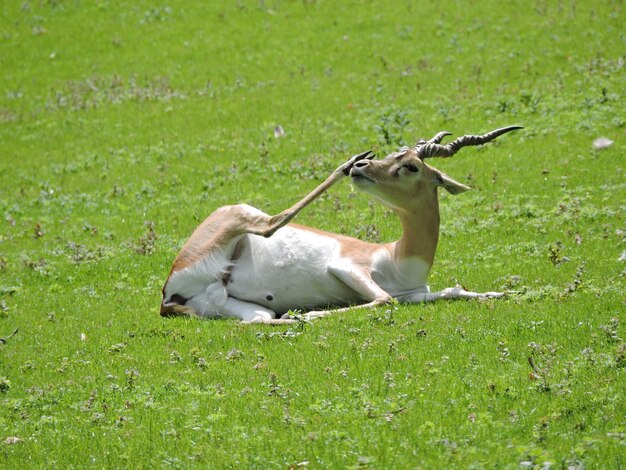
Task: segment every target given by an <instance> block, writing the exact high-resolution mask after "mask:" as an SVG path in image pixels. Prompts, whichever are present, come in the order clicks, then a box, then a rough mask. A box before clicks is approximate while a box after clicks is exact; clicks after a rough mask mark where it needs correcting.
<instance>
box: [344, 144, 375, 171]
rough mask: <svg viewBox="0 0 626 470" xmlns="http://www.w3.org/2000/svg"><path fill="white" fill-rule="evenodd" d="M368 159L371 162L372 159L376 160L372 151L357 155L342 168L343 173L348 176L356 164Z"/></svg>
mask: <svg viewBox="0 0 626 470" xmlns="http://www.w3.org/2000/svg"><path fill="white" fill-rule="evenodd" d="M366 158H367V159H369V160H371V159H372V158H374V153H373V152H372V151H371V150H368V151H367V152H363V153H359V154H358V155H355V156H354V157H352V158H351V159H350V160H348V161H347V162H346V163H345V164H344V165H343V166H342V167H341V171H342V172H343V174H344V175H346V176H348V175H349V174H350V170H352V167H353V166H354V164H355V163H356V162H359V161H361V160H364V159H366Z"/></svg>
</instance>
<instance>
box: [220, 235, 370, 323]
mask: <svg viewBox="0 0 626 470" xmlns="http://www.w3.org/2000/svg"><path fill="white" fill-rule="evenodd" d="M241 243H242V251H241V254H240V256H239V258H238V259H237V260H235V261H234V265H233V268H232V271H231V274H230V278H229V282H228V284H227V286H226V289H227V291H228V294H229V295H231V296H233V297H235V298H237V299H240V300H246V301H250V302H254V303H257V304H260V305H263V306H266V307H268V308H270V309H272V310H274V311H275V312H276V313H284V312H286V311H288V310H291V309H303V310H306V309H311V308H323V307H328V306H345V305H348V304H351V303H354V302H357V301H361V300H363V299H362V298H361V297H360V296H359V295H358V294H356V293H355V292H354V291H353V290H352V289H350V288H349V287H348V286H346V285H345V284H344V283H343V282H341V281H340V280H339V279H337V278H336V277H335V276H334V275H332V274H331V273H329V272H328V266H329V265H330V264H331V263H332V262H333V261H335V260H337V259H339V258H340V245H339V242H338V241H337V240H335V239H333V238H330V237H326V236H324V235H323V234H319V233H315V232H310V231H308V230H303V229H300V228H298V227H292V226H287V227H284V228H282V229H280V230H278V231H277V232H276V233H275V234H274V235H272V236H271V237H270V238H263V237H259V236H256V235H246V236H245V237H244V238H243V239H242V241H241Z"/></svg>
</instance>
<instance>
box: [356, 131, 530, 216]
mask: <svg viewBox="0 0 626 470" xmlns="http://www.w3.org/2000/svg"><path fill="white" fill-rule="evenodd" d="M521 128H522V127H521V126H509V127H504V128H502V129H497V130H495V131H492V132H489V133H487V134H484V135H464V136H462V137H459V138H458V139H455V140H453V141H452V142H450V143H449V144H447V145H443V144H441V141H442V140H443V138H444V137H446V136H448V135H451V134H450V133H449V132H439V133H438V134H437V135H435V136H434V137H433V138H432V139H430V140H425V139H420V140H419V141H418V142H417V144H416V145H415V146H414V147H413V148H409V147H402V148H401V149H400V150H398V151H397V152H393V153H391V154H389V155H387V156H386V157H385V158H383V159H382V160H373V157H367V158H366V159H363V160H360V161H357V162H356V163H355V164H354V165H353V166H352V168H351V170H350V177H351V179H352V182H353V183H354V185H355V186H356V187H357V188H359V189H361V190H362V191H364V192H366V193H368V194H371V195H372V196H374V197H375V198H376V199H378V200H380V201H381V202H382V203H383V204H384V205H386V206H388V207H390V208H392V209H395V210H397V211H400V212H405V211H409V212H410V211H411V210H412V209H413V208H414V207H415V206H419V205H422V204H423V202H424V198H432V197H433V196H434V197H435V198H436V194H437V188H438V187H442V188H444V189H445V190H446V191H448V192H449V193H451V194H455V195H456V194H460V193H462V192H465V191H467V190H468V189H470V188H469V187H467V186H465V185H464V184H461V183H459V182H458V181H455V180H454V179H452V178H450V177H449V176H448V175H446V174H444V173H443V172H441V171H439V170H437V169H436V168H434V167H432V166H430V165H428V164H427V163H425V162H424V160H426V159H427V158H436V157H439V158H447V157H451V156H452V155H454V154H455V153H456V152H458V151H459V150H460V149H461V148H463V147H467V146H473V145H482V144H485V143H487V142H490V141H492V140H494V139H495V138H496V137H498V136H500V135H502V134H504V133H506V132H510V131H513V130H516V129H521Z"/></svg>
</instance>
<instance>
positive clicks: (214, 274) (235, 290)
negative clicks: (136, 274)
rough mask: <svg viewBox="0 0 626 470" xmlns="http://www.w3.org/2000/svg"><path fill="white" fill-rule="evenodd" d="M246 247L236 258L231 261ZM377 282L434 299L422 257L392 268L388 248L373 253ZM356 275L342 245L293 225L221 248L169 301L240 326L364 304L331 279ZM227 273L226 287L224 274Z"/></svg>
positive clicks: (175, 279) (170, 290) (179, 282)
mask: <svg viewBox="0 0 626 470" xmlns="http://www.w3.org/2000/svg"><path fill="white" fill-rule="evenodd" d="M239 242H240V243H241V244H240V246H239V248H240V249H241V250H240V254H239V256H238V258H237V259H236V260H234V261H231V257H232V253H233V250H234V247H235V245H236V244H237V243H239ZM373 258H374V259H373V261H372V265H371V273H372V279H373V280H374V281H375V282H376V284H378V286H379V287H380V288H382V289H383V290H384V291H386V292H387V293H389V294H390V295H391V296H393V297H395V298H397V299H398V300H400V301H411V299H413V298H414V297H415V296H417V295H419V294H422V295H423V294H425V293H428V291H429V289H428V286H427V285H426V279H427V277H428V271H429V266H428V265H427V264H426V263H424V262H423V261H421V260H419V259H411V260H405V261H403V262H401V263H399V264H396V263H393V262H392V260H391V257H390V255H389V252H388V250H386V249H384V248H381V249H380V250H379V251H377V252H375V254H374V257H373ZM331 268H334V270H335V272H336V271H337V270H342V271H344V272H345V271H351V270H356V268H357V267H355V266H353V264H352V261H351V260H350V259H348V258H345V257H342V255H341V245H340V243H339V241H338V240H337V239H335V238H332V237H330V236H325V235H324V234H322V233H317V232H311V231H308V230H304V229H301V228H299V227H294V226H287V227H284V228H282V229H280V230H278V231H277V232H276V233H275V234H274V235H272V236H271V237H269V238H263V237H260V236H256V235H250V234H246V235H242V236H240V237H237V238H235V239H233V240H232V241H231V242H230V243H229V244H228V245H227V246H226V247H224V248H222V249H221V250H217V251H216V250H214V251H213V252H212V253H211V254H210V255H208V256H206V257H205V258H203V259H202V260H200V261H198V262H197V263H195V264H194V265H192V266H190V267H188V268H185V269H183V270H181V271H178V272H175V273H173V274H172V275H171V277H170V279H169V281H168V283H167V286H166V292H165V294H166V297H168V296H171V295H173V294H175V293H177V294H179V295H182V296H183V297H185V298H187V299H189V300H188V302H187V304H186V305H187V306H189V307H192V308H193V309H194V310H196V312H198V314H200V315H202V316H206V317H219V316H223V317H237V318H240V319H242V320H247V321H251V320H263V319H270V318H274V317H275V316H276V314H282V313H285V312H287V311H289V310H303V311H306V310H310V309H319V308H327V307H330V306H335V307H340V306H347V305H352V304H356V303H363V302H365V301H369V300H371V299H367V298H364V297H363V296H362V295H361V294H359V293H357V292H356V291H355V290H353V289H352V288H350V287H348V286H347V285H346V284H345V283H344V282H342V281H341V280H339V279H338V277H337V276H335V275H334V274H332V272H331V271H332V270H333V269H331ZM227 272H229V276H227V277H226V278H227V279H228V282H227V283H226V284H225V283H224V282H223V278H224V273H227Z"/></svg>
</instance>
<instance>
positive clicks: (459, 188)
mask: <svg viewBox="0 0 626 470" xmlns="http://www.w3.org/2000/svg"><path fill="white" fill-rule="evenodd" d="M435 178H436V180H437V186H442V187H443V189H445V190H446V191H448V192H449V193H450V194H454V195H455V196H456V195H457V194H461V193H464V192H465V191H467V190H469V189H470V187H469V186H465V185H464V184H461V183H459V182H458V181H456V180H453V179H452V178H450V177H449V176H448V175H446V174H445V173H441V172H440V171H438V172H437V173H435Z"/></svg>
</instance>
